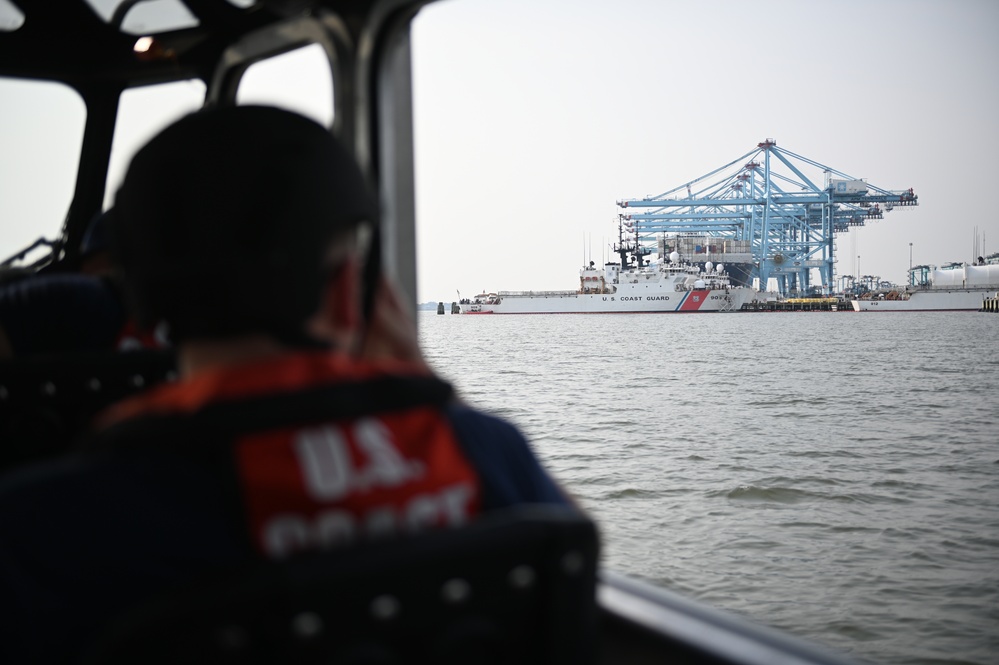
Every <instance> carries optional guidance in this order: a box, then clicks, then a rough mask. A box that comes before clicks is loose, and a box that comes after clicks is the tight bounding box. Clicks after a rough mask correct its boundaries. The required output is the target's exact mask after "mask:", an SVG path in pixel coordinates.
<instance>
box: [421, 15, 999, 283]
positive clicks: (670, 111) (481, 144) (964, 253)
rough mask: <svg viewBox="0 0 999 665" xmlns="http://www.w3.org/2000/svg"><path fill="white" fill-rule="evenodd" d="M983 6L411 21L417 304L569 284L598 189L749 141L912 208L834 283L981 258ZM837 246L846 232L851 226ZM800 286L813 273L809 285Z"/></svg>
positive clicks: (846, 243)
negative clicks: (903, 199) (765, 143)
mask: <svg viewBox="0 0 999 665" xmlns="http://www.w3.org/2000/svg"><path fill="white" fill-rule="evenodd" d="M997 35H999V2H994V1H993V0H980V1H974V0H958V1H952V2H945V1H943V0H933V1H927V0H924V1H918V0H917V1H913V0H895V1H888V0H866V1H856V0H841V1H839V2H835V3H821V2H803V1H790V0H783V1H780V0H761V1H759V2H751V3H750V2H744V1H739V2H735V1H722V0H713V1H703V2H658V1H652V0H648V1H641V0H616V1H614V2H591V1H586V0H583V1H579V0H577V1H571V0H503V1H502V2H496V1H491V2H490V1H486V0H446V1H444V2H441V3H439V4H436V5H431V6H429V7H427V8H426V9H424V10H423V11H422V12H421V14H420V16H419V17H417V20H416V22H415V25H414V30H413V66H414V91H415V99H416V127H417V135H416V136H417V160H418V161H417V179H418V187H417V194H418V201H417V206H418V215H419V224H420V226H419V252H420V254H419V259H420V264H419V284H418V287H419V299H420V300H421V301H425V300H449V299H451V298H452V297H453V296H455V291H456V290H460V291H461V293H462V295H474V294H475V293H478V292H479V291H480V290H482V289H486V290H500V289H503V290H517V289H558V288H572V287H573V286H574V285H575V284H576V283H577V279H578V274H577V270H578V268H579V267H580V265H581V264H582V262H583V259H584V250H587V248H588V247H589V248H592V249H591V250H587V254H588V256H589V255H592V257H593V259H594V260H596V261H597V262H598V263H600V262H601V260H602V259H603V257H604V251H605V250H604V247H605V245H606V243H607V242H608V241H609V240H611V239H612V237H616V225H615V219H616V216H617V213H618V212H619V210H620V209H619V208H618V207H617V206H616V205H615V201H617V200H619V199H625V198H641V197H644V196H647V195H654V194H659V193H661V192H664V191H666V190H669V189H672V188H674V187H677V186H679V185H682V184H683V183H685V182H687V181H689V180H691V179H694V178H696V177H699V176H701V175H704V174H706V173H708V172H710V171H712V170H714V169H715V168H717V167H720V166H722V165H724V164H727V163H728V162H730V161H731V160H733V159H735V158H737V157H739V156H740V155H743V154H745V153H747V152H749V151H750V150H752V149H753V148H754V147H755V146H756V144H757V143H759V142H760V141H762V140H764V139H765V138H774V139H776V140H777V144H778V146H779V147H781V148H786V149H788V150H790V151H792V152H795V153H798V154H800V155H803V156H805V157H808V158H810V159H813V160H815V161H817V162H820V163H822V164H825V165H827V166H831V167H833V168H835V169H838V170H840V171H843V172H846V173H848V174H850V175H853V176H856V177H859V178H866V179H867V180H868V181H869V182H870V183H871V184H873V185H876V186H879V187H882V188H885V189H908V188H909V187H912V188H913V189H914V190H915V192H916V194H918V195H919V203H920V205H919V207H917V208H908V209H900V208H896V209H895V210H894V211H892V212H891V213H888V214H886V215H885V217H884V219H882V220H880V221H876V222H873V223H871V224H869V225H868V226H866V227H864V228H862V229H859V230H858V229H855V230H853V231H851V232H850V233H849V234H843V235H840V236H838V240H837V249H838V256H839V262H838V264H837V274H853V273H855V272H856V256H857V255H858V254H859V255H860V256H861V272H863V273H864V274H878V275H881V276H882V277H883V278H884V279H890V280H893V281H896V282H902V281H903V280H904V279H905V272H906V270H907V268H908V265H909V243H910V242H911V243H913V248H912V249H913V260H914V262H915V263H916V264H919V263H935V264H943V263H946V262H949V261H964V260H970V259H971V258H972V243H973V239H974V229H975V227H976V226H977V227H979V230H980V232H982V233H984V235H985V245H986V250H987V251H989V252H995V251H999V203H997V202H992V201H990V200H989V194H990V193H991V192H992V191H993V189H994V187H993V185H992V181H993V179H994V177H995V173H996V172H997V169H996V168H995V167H994V164H993V162H994V160H995V159H996V158H997V157H999V127H997V124H999V122H997V117H999V116H997V112H999V37H997ZM854 236H855V237H854ZM816 281H817V280H816Z"/></svg>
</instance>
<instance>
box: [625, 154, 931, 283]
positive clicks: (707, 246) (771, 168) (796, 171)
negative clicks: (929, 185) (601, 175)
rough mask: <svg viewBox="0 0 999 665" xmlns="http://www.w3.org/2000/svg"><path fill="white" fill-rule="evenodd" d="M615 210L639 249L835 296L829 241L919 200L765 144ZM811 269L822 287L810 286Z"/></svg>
mask: <svg viewBox="0 0 999 665" xmlns="http://www.w3.org/2000/svg"><path fill="white" fill-rule="evenodd" d="M806 173H807V174H809V175H806ZM810 176H811V177H810ZM617 204H618V206H620V207H621V208H623V209H626V210H627V211H628V212H626V213H621V215H620V217H621V220H622V222H623V223H624V224H625V225H626V228H628V229H630V230H632V231H633V232H634V234H635V238H636V241H637V243H636V244H638V245H641V246H643V247H646V248H648V249H649V251H651V248H652V247H655V248H656V251H658V252H659V255H660V256H666V255H668V254H669V253H670V252H671V251H674V250H676V251H678V252H679V253H680V254H681V256H683V258H684V259H685V260H687V261H691V262H693V263H706V262H708V261H712V262H714V263H716V264H717V263H724V264H725V265H726V266H728V269H729V272H730V274H732V276H733V278H734V279H736V280H737V281H741V282H742V283H745V284H750V283H752V280H753V279H759V284H760V289H761V290H765V289H766V288H767V286H768V284H769V280H770V279H771V278H775V279H776V281H777V288H778V290H779V291H780V293H782V294H784V295H787V294H788V293H789V292H806V293H807V292H809V291H813V290H821V292H822V293H825V294H829V293H832V291H833V269H834V265H835V261H836V259H835V256H834V248H835V245H834V242H833V241H834V238H835V235H836V234H837V233H842V232H844V231H847V230H849V229H850V227H853V226H863V225H864V224H866V223H867V222H868V221H869V220H876V219H881V218H882V217H883V216H884V213H886V212H890V211H891V210H893V209H894V208H896V207H908V206H915V205H918V197H917V196H916V194H915V193H914V192H913V191H912V189H907V190H887V189H881V188H880V187H875V186H873V185H870V184H869V183H868V182H867V181H866V180H864V179H860V178H855V177H853V176H849V175H847V174H845V173H842V172H840V171H837V170H836V169H833V168H831V167H828V166H824V165H822V164H819V163H818V162H815V161H813V160H811V159H808V158H807V157H802V156H801V155H796V154H795V153H793V152H790V151H788V150H784V149H781V148H778V147H777V142H776V141H774V140H773V139H767V140H765V141H764V142H762V143H759V144H757V146H756V149H754V150H751V151H749V152H748V153H746V154H745V155H743V156H742V157H739V158H737V159H735V160H733V161H731V162H729V163H728V164H726V165H725V166H722V167H720V168H717V169H715V170H714V171H711V172H710V173H707V174H705V175H703V176H701V177H699V178H696V179H694V180H691V181H690V182H687V183H684V184H682V185H680V186H678V187H675V188H673V189H671V190H669V191H667V192H663V193H662V194H659V195H657V196H650V197H646V198H644V199H625V200H621V201H618V202H617ZM632 211H634V212H632ZM813 270H817V271H818V273H819V276H820V280H821V285H815V287H813V286H812V283H811V277H812V271H813Z"/></svg>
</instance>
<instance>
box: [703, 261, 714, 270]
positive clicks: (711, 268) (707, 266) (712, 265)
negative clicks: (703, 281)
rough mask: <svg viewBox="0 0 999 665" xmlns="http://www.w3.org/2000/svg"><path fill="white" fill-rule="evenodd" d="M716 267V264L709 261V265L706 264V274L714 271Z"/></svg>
mask: <svg viewBox="0 0 999 665" xmlns="http://www.w3.org/2000/svg"><path fill="white" fill-rule="evenodd" d="M714 267H715V264H713V263H711V261H708V262H707V263H705V264H704V272H711V271H712V270H714Z"/></svg>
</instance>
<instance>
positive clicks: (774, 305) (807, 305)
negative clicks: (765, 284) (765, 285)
mask: <svg viewBox="0 0 999 665" xmlns="http://www.w3.org/2000/svg"><path fill="white" fill-rule="evenodd" d="M739 311H742V312H852V311H853V305H852V304H851V303H850V301H849V300H846V299H843V298H787V299H786V300H768V301H765V302H759V301H753V302H747V303H746V304H744V305H743V306H742V309H741V310H739Z"/></svg>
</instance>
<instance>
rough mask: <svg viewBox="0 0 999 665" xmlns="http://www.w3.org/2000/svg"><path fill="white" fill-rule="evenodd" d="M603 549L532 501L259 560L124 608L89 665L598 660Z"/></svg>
mask: <svg viewBox="0 0 999 665" xmlns="http://www.w3.org/2000/svg"><path fill="white" fill-rule="evenodd" d="M597 550H598V547H597V534H596V529H595V527H594V525H593V523H592V522H590V521H589V520H588V519H586V518H585V517H583V516H581V515H579V514H578V513H575V512H573V511H570V510H567V509H563V508H549V507H529V508H521V509H517V510H514V511H508V512H504V513H499V514H496V515H494V516H487V517H485V518H483V519H480V520H478V521H476V522H474V523H472V524H471V525H469V526H467V527H464V528H461V529H455V530H446V531H438V532H433V533H430V534H425V535H421V536H418V537H414V538H409V539H406V540H399V541H394V542H387V543H382V544H378V545H373V546H365V547H359V548H351V549H347V550H343V551H333V552H326V553H319V554H311V555H307V556H301V557H298V558H295V559H292V560H289V561H286V562H281V563H269V564H261V565H259V566H257V567H254V568H252V569H250V570H247V571H243V572H241V573H239V574H238V575H236V576H235V577H234V578H233V579H230V580H226V581H223V582H219V583H217V584H213V585H212V586H211V587H209V588H202V589H196V590H191V591H188V592H185V593H179V594H177V595H175V596H173V597H169V598H163V599H159V600H157V601H156V602H154V603H152V604H150V605H148V606H146V607H143V608H141V609H140V610H139V611H135V612H132V613H130V614H129V615H128V616H127V617H125V618H123V619H122V620H121V621H119V622H118V623H117V624H116V625H114V626H113V627H112V628H111V629H110V630H109V631H108V632H107V634H106V635H105V636H104V637H103V638H102V639H101V640H99V641H98V643H97V646H96V648H95V650H94V651H93V652H92V653H91V654H90V656H89V658H88V659H87V660H86V661H85V662H87V663H89V664H91V665H96V664H98V663H99V664H102V665H104V664H107V665H110V664H114V663H145V664H159V663H185V664H186V663H310V664H311V663H350V664H354V663H357V664H360V663H370V664H376V663H377V664H383V663H384V664H387V663H455V664H457V663H462V664H474V663H497V664H498V663H517V664H523V663H539V664H540V663H545V664H558V663H572V664H574V665H575V664H577V663H587V662H592V661H593V660H594V658H595V657H596V649H595V645H594V643H593V641H594V638H595V633H596V625H595V621H596V609H595V608H596V605H595V599H594V589H595V578H596V566H597Z"/></svg>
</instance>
